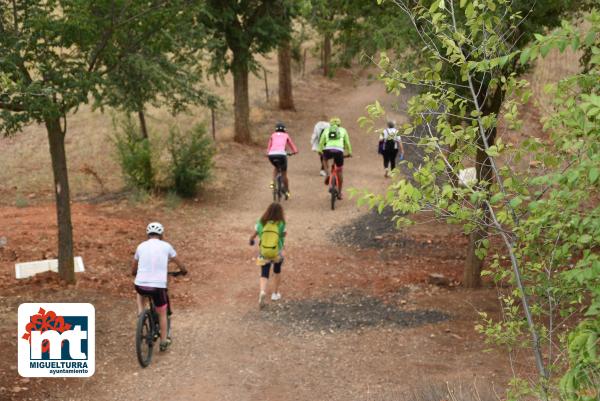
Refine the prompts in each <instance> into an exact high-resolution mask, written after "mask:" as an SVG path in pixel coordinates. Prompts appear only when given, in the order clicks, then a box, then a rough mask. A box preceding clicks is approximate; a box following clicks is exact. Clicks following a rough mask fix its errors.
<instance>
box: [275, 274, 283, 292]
mask: <svg viewBox="0 0 600 401" xmlns="http://www.w3.org/2000/svg"><path fill="white" fill-rule="evenodd" d="M280 283H281V273H274V274H273V292H274V293H275V294H279V284H280Z"/></svg>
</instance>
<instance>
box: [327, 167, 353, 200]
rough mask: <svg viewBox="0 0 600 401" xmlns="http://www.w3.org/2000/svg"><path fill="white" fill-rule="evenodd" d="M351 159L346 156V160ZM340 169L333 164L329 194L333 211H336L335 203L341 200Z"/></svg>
mask: <svg viewBox="0 0 600 401" xmlns="http://www.w3.org/2000/svg"><path fill="white" fill-rule="evenodd" d="M348 157H350V155H344V159H346V158H348ZM339 171H340V168H339V167H338V166H337V164H335V162H333V163H332V164H331V175H330V176H329V193H330V194H331V210H335V201H336V200H338V199H340V198H339V196H340V194H341V189H340V178H339V176H338V172H339Z"/></svg>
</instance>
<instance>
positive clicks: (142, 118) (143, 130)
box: [138, 110, 148, 139]
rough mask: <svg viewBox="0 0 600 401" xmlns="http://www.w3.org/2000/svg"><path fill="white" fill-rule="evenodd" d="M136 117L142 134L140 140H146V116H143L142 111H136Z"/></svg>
mask: <svg viewBox="0 0 600 401" xmlns="http://www.w3.org/2000/svg"><path fill="white" fill-rule="evenodd" d="M138 117H139V119H140V131H141V133H142V138H144V139H148V128H147V127H146V116H145V115H144V110H140V111H138Z"/></svg>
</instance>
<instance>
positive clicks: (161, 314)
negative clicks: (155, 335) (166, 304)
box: [157, 308, 168, 343]
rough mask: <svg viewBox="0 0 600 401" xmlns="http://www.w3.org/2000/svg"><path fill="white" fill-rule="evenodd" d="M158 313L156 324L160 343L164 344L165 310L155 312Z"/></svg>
mask: <svg viewBox="0 0 600 401" xmlns="http://www.w3.org/2000/svg"><path fill="white" fill-rule="evenodd" d="M157 312H158V322H159V324H160V342H161V343H164V342H165V341H167V334H168V333H167V331H168V328H167V308H161V309H160V310H157Z"/></svg>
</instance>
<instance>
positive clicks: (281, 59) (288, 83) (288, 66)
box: [277, 40, 296, 110]
mask: <svg viewBox="0 0 600 401" xmlns="http://www.w3.org/2000/svg"><path fill="white" fill-rule="evenodd" d="M277 61H278V63H279V108H280V109H281V110H295V109H296V108H295V107H294V97H293V95H292V49H291V48H290V41H289V40H285V41H283V42H282V43H281V44H280V45H279V49H278V51H277Z"/></svg>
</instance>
